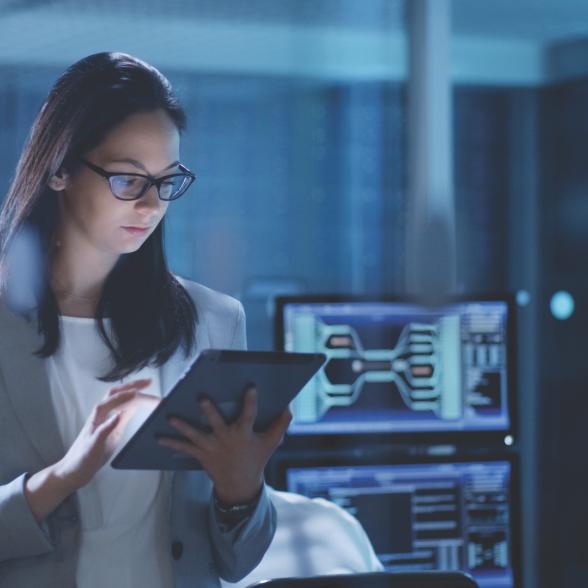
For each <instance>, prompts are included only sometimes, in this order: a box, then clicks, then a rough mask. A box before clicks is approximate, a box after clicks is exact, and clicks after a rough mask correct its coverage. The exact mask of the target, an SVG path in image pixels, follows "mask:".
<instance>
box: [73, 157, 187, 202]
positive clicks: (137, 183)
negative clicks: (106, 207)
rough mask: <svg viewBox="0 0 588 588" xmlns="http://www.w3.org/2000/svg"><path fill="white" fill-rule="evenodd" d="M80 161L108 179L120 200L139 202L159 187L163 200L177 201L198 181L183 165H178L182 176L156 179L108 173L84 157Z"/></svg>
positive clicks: (148, 176)
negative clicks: (150, 191)
mask: <svg viewBox="0 0 588 588" xmlns="http://www.w3.org/2000/svg"><path fill="white" fill-rule="evenodd" d="M80 161H81V162H82V163H84V164H86V165H87V166H88V167H89V168H90V169H91V170H93V171H95V172H96V173H97V174H99V175H101V176H102V177H103V178H106V179H107V180H108V182H109V184H110V190H111V191H112V194H113V195H114V196H115V197H116V198H118V199H119V200H138V199H139V198H141V196H143V194H145V193H146V192H147V190H149V189H150V188H151V186H157V194H158V195H159V198H160V199H161V200H166V201H167V200H176V199H178V198H179V197H180V196H181V195H182V194H183V193H184V192H185V191H186V190H187V189H188V188H189V187H190V186H191V185H192V183H193V182H194V180H195V179H196V176H195V175H194V174H193V173H192V172H191V171H190V170H189V169H188V168H187V167H185V166H184V165H182V164H181V163H178V167H179V168H180V170H181V171H182V173H181V174H170V175H168V176H163V177H161V178H155V177H153V176H150V175H148V174H147V175H146V174H121V173H120V172H107V171H106V170H105V169H103V168H101V167H99V166H97V165H95V164H93V163H91V162H90V161H87V160H86V159H84V158H82V157H80Z"/></svg>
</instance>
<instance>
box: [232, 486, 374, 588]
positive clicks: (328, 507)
mask: <svg viewBox="0 0 588 588" xmlns="http://www.w3.org/2000/svg"><path fill="white" fill-rule="evenodd" d="M268 490H269V491H270V497H271V500H272V503H273V505H274V506H275V507H276V511H277V513H278V526H277V528H276V534H275V535H274V538H273V540H272V542H271V544H270V546H269V548H268V550H267V551H266V552H265V555H264V556H263V558H262V560H261V561H260V562H259V564H258V565H257V567H256V568H255V569H254V570H252V571H251V572H250V573H249V574H248V575H247V576H245V577H244V578H243V579H242V580H240V581H239V582H236V583H230V582H225V581H224V580H222V579H221V586H222V587H223V588H229V587H235V588H245V586H250V585H251V584H254V583H256V582H260V581H262V580H270V579H272V578H291V577H298V578H300V577H304V578H305V577H309V576H324V575H328V574H360V573H362V572H363V573H365V572H382V571H384V566H383V565H382V563H381V562H380V560H379V559H378V557H377V556H376V554H375V552H374V548H373V547H372V544H371V543H370V540H369V538H368V536H367V534H366V532H365V530H364V529H363V527H362V526H361V524H360V522H359V521H358V520H357V519H356V518H355V517H354V516H352V515H350V514H349V513H348V512H347V511H345V510H344V509H343V508H341V507H340V506H339V505H337V504H335V503H333V502H329V501H328V500H325V499H324V498H308V497H306V496H302V495H301V494H295V493H293V492H279V491H278V490H274V489H273V488H270V489H268Z"/></svg>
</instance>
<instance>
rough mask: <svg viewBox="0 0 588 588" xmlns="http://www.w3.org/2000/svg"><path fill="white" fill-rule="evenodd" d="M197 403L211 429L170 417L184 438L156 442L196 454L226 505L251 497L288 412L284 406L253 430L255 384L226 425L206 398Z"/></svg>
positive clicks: (283, 430)
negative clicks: (258, 429)
mask: <svg viewBox="0 0 588 588" xmlns="http://www.w3.org/2000/svg"><path fill="white" fill-rule="evenodd" d="M200 407H201V410H202V412H204V414H205V415H206V416H207V417H208V421H209V423H210V426H211V428H212V432H211V433H206V432H204V431H202V430H198V429H196V428H194V427H193V426H192V425H189V424H188V423H186V422H185V421H182V420H181V419H178V418H171V419H170V420H169V423H170V424H171V425H172V426H173V427H175V428H176V429H177V430H178V431H179V432H180V433H181V434H182V435H183V436H184V437H185V438H186V440H185V441H180V440H177V439H170V438H169V437H161V438H160V439H159V441H158V442H159V443H160V444H162V445H165V446H166V447H170V448H172V449H175V450H177V451H181V452H183V453H186V454H188V455H190V456H191V457H194V458H196V459H197V460H198V461H199V462H200V463H201V464H202V467H203V468H204V469H205V470H206V471H207V472H208V475H209V476H210V479H211V480H212V481H213V483H214V487H215V492H216V495H217V496H218V498H219V499H220V500H221V502H223V503H225V504H228V505H230V504H240V503H246V502H250V501H252V500H253V499H254V498H255V496H256V495H257V494H258V492H259V490H260V488H261V486H262V484H263V470H264V469H265V466H266V464H267V462H268V460H269V458H270V457H271V455H272V453H273V452H274V451H275V450H276V448H277V447H278V445H279V444H280V443H281V442H282V440H283V438H284V435H285V433H286V429H287V428H288V425H289V424H290V421H291V420H292V413H291V412H290V410H289V409H286V410H285V411H284V412H283V413H282V414H281V415H280V416H279V417H278V418H277V419H276V420H275V421H273V422H272V424H271V425H270V427H269V428H268V429H267V430H266V431H264V432H263V433H257V432H255V431H254V430H253V424H254V422H255V417H256V415H257V392H256V390H255V388H249V389H248V390H247V391H246V393H245V401H244V404H243V410H242V411H241V414H240V415H239V418H238V419H237V420H236V421H235V422H234V423H232V424H230V425H229V424H227V423H226V422H225V420H224V418H223V416H222V414H221V413H220V412H219V411H218V410H217V409H216V407H215V406H214V405H213V404H212V402H211V401H210V400H202V401H200Z"/></svg>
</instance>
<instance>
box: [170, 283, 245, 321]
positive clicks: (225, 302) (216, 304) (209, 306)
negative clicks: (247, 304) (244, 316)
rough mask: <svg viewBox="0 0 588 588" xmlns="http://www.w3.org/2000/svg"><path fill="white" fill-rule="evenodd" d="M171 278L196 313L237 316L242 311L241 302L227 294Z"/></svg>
mask: <svg viewBox="0 0 588 588" xmlns="http://www.w3.org/2000/svg"><path fill="white" fill-rule="evenodd" d="M173 276H174V278H176V280H178V282H180V284H181V285H182V286H183V287H184V288H185V290H186V292H188V294H189V295H190V297H191V298H192V300H193V301H194V304H195V305H196V310H197V311H198V313H205V314H211V315H216V316H226V315H227V314H229V315H236V314H239V313H240V312H241V311H242V309H243V305H242V304H241V302H239V301H238V300H237V299H236V298H233V297H232V296H229V295H228V294H224V293H223V292H219V291H218V290H213V289H212V288H209V287H208V286H204V285H203V284H199V283H198V282H194V281H192V280H188V279H187V278H184V277H182V276H179V275H177V274H173Z"/></svg>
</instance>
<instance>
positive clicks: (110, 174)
mask: <svg viewBox="0 0 588 588" xmlns="http://www.w3.org/2000/svg"><path fill="white" fill-rule="evenodd" d="M79 160H80V161H81V162H82V163H84V164H85V165H87V166H88V167H89V168H90V169H91V170H92V171H95V172H96V173H97V174H98V175H100V176H102V177H103V178H105V179H106V180H108V185H109V186H110V191H111V192H112V195H113V196H114V197H115V198H116V199H118V200H122V201H123V202H132V201H133V200H139V198H141V197H142V196H143V195H144V194H145V193H146V192H148V191H149V190H150V189H151V186H157V196H158V197H159V199H160V200H163V201H164V202H171V201H173V200H177V199H178V198H179V197H180V196H182V195H183V194H184V193H185V192H186V190H188V188H189V187H190V186H191V185H192V184H193V183H194V180H195V179H196V175H195V174H194V173H192V172H191V171H190V170H189V169H188V168H187V167H186V166H185V165H182V164H181V163H178V167H179V168H180V170H181V171H182V173H181V174H178V173H176V174H168V175H167V176H162V177H161V178H156V177H155V176H151V175H149V174H137V173H124V172H109V171H106V170H105V169H104V168H102V167H100V166H99V165H96V164H94V163H92V162H91V161H88V160H87V159H84V158H83V157H80V158H79ZM113 176H137V177H140V178H144V179H146V180H148V182H149V183H148V184H146V185H145V188H143V190H141V192H140V193H139V194H138V195H137V196H135V197H134V198H121V197H120V196H117V195H116V194H115V193H114V191H113V189H112V184H111V183H110V178H111V177H113ZM176 176H183V177H188V178H189V180H190V181H189V182H188V185H187V186H186V187H185V188H184V189H183V190H182V191H181V192H180V193H179V194H178V195H177V196H174V198H162V197H161V194H160V193H159V190H160V187H161V184H162V183H163V182H164V181H165V180H167V179H169V178H173V177H176Z"/></svg>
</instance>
